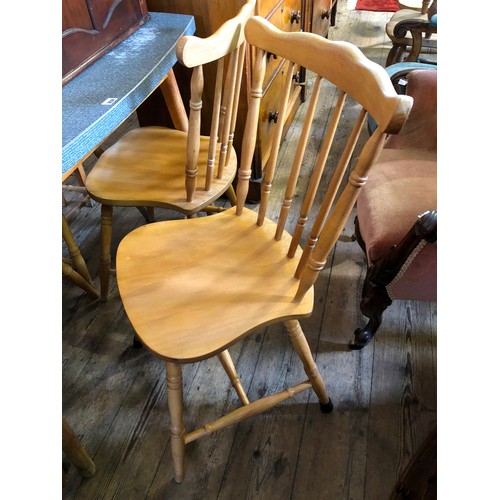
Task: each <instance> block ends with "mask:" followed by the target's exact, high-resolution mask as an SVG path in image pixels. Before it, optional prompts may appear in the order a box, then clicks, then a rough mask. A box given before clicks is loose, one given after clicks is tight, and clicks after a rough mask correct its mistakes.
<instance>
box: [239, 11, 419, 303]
mask: <svg viewBox="0 0 500 500" xmlns="http://www.w3.org/2000/svg"><path fill="white" fill-rule="evenodd" d="M246 35H247V41H248V43H249V44H250V45H252V46H254V47H256V50H255V52H254V55H255V58H254V67H253V81H252V88H251V91H250V93H249V98H250V102H249V108H248V114H247V123H246V128H245V136H244V141H243V148H242V158H241V164H240V168H239V173H238V187H237V200H238V205H237V206H238V208H237V211H236V215H238V214H241V212H242V210H243V204H244V200H245V198H246V194H247V192H248V184H249V179H250V174H251V168H250V166H251V161H252V156H253V153H254V147H255V140H256V134H257V125H258V120H259V108H260V104H261V98H262V84H263V79H264V74H265V68H266V57H265V55H266V53H267V52H272V53H274V54H277V55H278V56H281V57H283V58H284V59H286V60H287V61H288V63H287V64H288V66H286V67H285V68H286V69H285V71H286V78H285V81H284V83H283V89H282V93H281V101H280V107H279V114H278V122H277V126H276V127H275V131H274V133H275V136H274V137H273V142H272V149H271V153H270V157H269V160H268V163H267V164H266V167H265V175H264V179H263V182H262V186H261V203H260V207H259V211H258V215H257V221H256V223H257V225H262V224H263V222H264V220H265V218H266V217H268V215H267V214H266V212H267V210H268V206H270V205H269V200H270V199H271V196H272V193H271V190H272V187H273V178H274V175H275V167H276V160H277V157H278V150H279V147H280V144H281V142H282V137H281V135H282V132H283V125H284V122H285V118H286V113H285V111H286V105H287V101H288V97H289V94H290V91H291V87H292V85H293V83H292V82H293V80H292V75H293V72H294V71H296V67H299V66H301V67H304V68H307V69H308V70H309V71H310V72H311V73H315V74H316V78H315V83H314V86H313V89H312V94H311V97H310V99H309V103H308V106H309V107H308V109H307V111H306V113H305V118H304V126H303V127H302V132H301V135H300V137H299V141H298V143H297V149H296V151H295V155H294V159H293V162H292V165H291V168H290V172H289V176H288V180H287V181H286V188H285V192H284V196H283V200H282V202H281V205H280V207H281V209H280V213H279V218H278V223H277V227H276V232H275V234H274V238H275V239H276V240H280V239H281V237H282V234H283V231H285V230H290V228H288V227H287V217H288V215H289V213H290V208H291V206H292V201H295V200H294V196H295V192H296V189H297V183H298V179H299V177H300V174H301V168H302V167H303V165H304V163H305V160H304V158H306V156H307V155H306V149H307V147H308V146H309V145H310V144H311V143H312V142H314V141H311V140H310V136H311V131H312V130H313V127H314V119H315V115H316V114H317V113H318V110H317V109H316V108H317V102H318V96H319V94H320V91H321V86H322V85H324V84H328V82H329V84H333V85H334V86H336V87H337V89H338V95H337V100H336V102H335V104H334V106H333V110H332V112H331V116H330V118H329V120H328V123H327V127H326V131H325V134H324V137H323V140H322V141H321V143H320V145H319V148H318V149H319V150H318V152H317V157H316V161H315V164H314V166H313V167H312V168H310V170H309V171H310V173H306V174H305V175H306V176H307V177H308V184H307V189H306V190H305V194H304V197H303V201H302V204H301V209H300V216H299V218H298V220H297V222H296V224H295V227H294V228H291V230H290V233H291V234H292V239H291V243H290V247H289V252H288V258H293V257H294V256H295V254H296V251H297V249H298V248H300V244H301V242H302V241H303V238H304V239H305V242H306V244H305V245H304V250H303V251H302V249H301V252H302V255H301V257H300V259H299V263H298V266H297V268H296V273H295V277H296V278H297V279H299V280H300V283H299V286H298V289H297V293H296V296H295V299H294V300H295V301H297V302H300V300H301V299H302V298H303V297H304V295H305V293H306V292H307V290H309V288H310V287H311V286H312V285H313V284H314V282H315V280H316V278H317V276H318V274H319V272H320V271H321V269H323V267H324V265H325V263H326V261H327V258H328V255H329V253H330V252H331V251H332V249H333V247H334V245H335V243H336V242H337V240H338V237H339V236H340V234H341V232H342V230H343V228H344V225H345V223H346V221H347V218H348V217H349V215H350V213H351V211H352V210H353V208H354V205H355V203H356V198H357V195H358V193H359V190H360V188H361V187H362V186H363V185H364V183H365V182H366V179H367V175H368V172H369V169H370V167H371V165H372V163H373V162H374V161H375V159H376V157H377V156H378V154H379V152H380V150H381V148H382V147H383V144H384V143H385V141H386V138H387V135H388V134H392V133H397V132H398V131H399V129H400V128H401V127H402V125H403V124H404V122H405V120H406V117H407V114H408V112H409V109H410V108H411V103H412V99H411V98H410V99H407V98H406V97H405V96H398V95H397V94H396V92H395V91H394V88H393V86H392V84H391V82H390V79H389V77H388V75H387V74H386V73H385V71H384V70H383V68H382V67H381V66H379V65H377V64H375V63H373V62H372V61H369V60H368V59H367V58H366V57H365V56H364V55H363V54H362V53H361V51H360V50H359V49H358V48H357V47H355V46H353V45H351V44H349V43H346V42H331V41H328V40H326V39H323V38H322V37H319V36H316V35H312V34H309V33H283V32H281V31H279V30H277V29H276V28H274V27H273V26H272V25H271V24H270V23H268V22H267V21H265V20H263V19H262V18H258V17H254V18H252V19H250V20H249V21H248V23H247V26H246ZM289 42H290V43H289ZM311 54H314V56H312V57H311ZM325 61H327V62H325ZM402 97H404V98H402ZM348 98H349V101H347V99H348ZM351 101H353V103H354V105H355V106H356V107H357V108H358V112H357V117H355V118H354V120H353V122H354V123H353V124H352V125H351V133H350V135H348V137H347V138H346V140H344V142H345V144H341V142H340V141H341V139H342V138H341V137H339V138H338V140H337V138H336V132H337V130H338V126H339V123H340V121H341V120H342V119H343V118H344V117H346V118H347V117H350V116H351V115H352V113H350V112H348V111H349V110H347V109H346V108H347V106H346V104H347V102H349V103H351ZM368 113H369V114H371V115H372V116H374V117H375V116H376V117H377V119H376V121H377V123H379V124H380V125H379V127H378V128H377V130H376V133H374V134H373V135H372V136H371V137H370V138H369V139H368V140H365V138H364V136H363V134H362V132H363V125H364V123H365V121H366V116H367V114H368ZM361 138H363V140H364V144H363V141H361V140H360V139H361ZM360 143H361V144H360ZM357 148H359V150H360V153H359V158H358V160H357V161H356V162H354V163H355V164H354V165H350V164H351V163H353V156H354V152H355V150H357ZM332 150H335V151H336V153H335V154H336V157H338V158H339V159H338V161H337V165H336V167H335V169H334V170H333V176H332V178H331V180H330V181H329V183H328V184H327V188H326V190H325V189H319V188H320V186H323V185H324V182H325V181H324V179H323V177H324V175H323V174H324V170H325V165H326V164H327V162H328V161H329V158H330V157H331V156H332ZM337 151H338V153H337ZM340 152H341V153H340ZM347 172H350V173H349V174H348V176H347V178H346V175H347ZM318 198H321V199H320V200H318ZM297 201H299V200H297ZM314 207H317V209H315V208H314ZM332 207H333V208H332ZM313 212H315V214H316V215H315V216H314V218H313V220H311V226H312V227H311V230H310V234H309V235H307V237H306V235H304V234H303V233H304V230H305V228H306V226H307V223H308V219H309V218H310V216H311V214H312V213H313Z"/></svg>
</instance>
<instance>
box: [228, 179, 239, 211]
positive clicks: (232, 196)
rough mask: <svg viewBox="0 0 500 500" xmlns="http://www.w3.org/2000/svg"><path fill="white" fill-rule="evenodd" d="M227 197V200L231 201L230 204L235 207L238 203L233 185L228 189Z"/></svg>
mask: <svg viewBox="0 0 500 500" xmlns="http://www.w3.org/2000/svg"><path fill="white" fill-rule="evenodd" d="M226 196H227V199H228V200H229V203H231V206H232V207H235V206H236V203H237V202H236V193H235V191H234V187H233V185H232V184H231V185H230V186H229V187H228V188H227V191H226Z"/></svg>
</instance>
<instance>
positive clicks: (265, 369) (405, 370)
mask: <svg viewBox="0 0 500 500" xmlns="http://www.w3.org/2000/svg"><path fill="white" fill-rule="evenodd" d="M390 16H391V14H390V13H376V12H367V11H353V10H348V9H347V8H346V0H339V6H338V15H337V25H336V27H332V28H330V32H329V38H330V39H335V40H348V41H351V42H353V43H354V44H356V45H358V46H359V47H360V48H361V49H362V50H363V52H364V53H365V54H366V55H367V56H368V57H369V58H370V59H372V60H374V61H376V62H378V63H380V64H382V65H384V64H385V58H386V56H387V53H388V50H389V45H388V40H387V37H386V36H385V31H384V27H385V23H386V22H387V20H388V19H389V18H390ZM309 76H310V79H309V81H310V85H309V86H308V91H310V88H311V85H312V78H313V76H314V75H309ZM333 98H334V95H333V94H332V91H331V89H329V88H328V87H325V88H324V89H323V91H322V97H321V100H320V105H321V103H323V105H324V112H322V113H320V116H319V118H318V120H317V121H316V122H315V132H316V134H317V136H316V137H315V138H314V139H313V140H314V141H319V140H320V139H321V136H322V133H323V131H324V129H325V127H326V124H327V121H328V117H329V112H328V111H327V109H328V108H327V106H326V105H325V103H326V101H327V100H329V99H333ZM306 102H307V101H306ZM347 112H348V111H347ZM304 113H305V106H301V107H300V108H299V111H298V113H297V115H296V119H295V121H294V123H293V124H292V126H291V128H290V131H289V133H288V135H287V138H286V140H285V142H284V143H283V146H282V148H281V150H280V154H279V161H278V166H277V172H276V180H275V185H276V186H278V189H282V187H280V179H281V177H282V176H281V174H282V172H283V171H284V170H286V169H287V168H288V167H289V165H290V162H291V161H292V158H291V153H290V150H291V149H292V147H291V146H292V145H293V143H294V141H296V140H297V138H298V134H299V133H300V130H301V123H302V121H303V118H304ZM134 126H137V124H136V121H135V118H134V117H133V116H132V117H131V118H130V119H129V120H127V121H126V123H125V124H124V125H123V127H122V128H121V129H120V130H119V131H117V133H116V134H114V135H113V137H111V138H110V139H109V141H108V143H112V142H113V141H114V140H116V138H117V137H118V136H119V135H120V134H121V133H123V131H124V130H126V129H128V128H130V127H134ZM339 133H340V136H346V135H347V134H348V131H346V130H340V131H339ZM364 133H366V132H364ZM355 155H356V153H355ZM334 156H335V155H334V154H333V153H332V156H331V157H330V158H329V162H328V164H330V163H331V161H333V160H334ZM306 160H307V162H312V160H313V158H307V159H306ZM94 161H95V159H94V158H90V159H89V160H88V161H87V162H86V164H85V168H86V169H87V170H90V169H91V168H92V164H93V162H94ZM330 175H331V172H329V171H328V169H327V170H326V171H325V177H326V178H329V176H330ZM299 189H301V190H303V189H305V186H302V185H301V184H300V182H299ZM66 197H67V198H68V201H69V206H68V207H65V208H64V209H63V212H64V211H67V212H69V211H70V210H71V209H72V205H74V204H76V203H77V201H78V195H77V194H75V193H66ZM251 208H256V207H255V206H253V207H251ZM271 210H272V211H274V213H276V214H277V210H278V207H277V206H276V207H271ZM157 214H158V218H159V219H162V218H172V217H178V215H176V214H174V213H173V212H170V211H167V210H159V211H158V212H157ZM293 215H294V217H295V218H297V217H298V212H297V211H296V212H294V214H293ZM99 219H100V207H99V206H98V205H96V204H94V205H93V206H86V207H83V208H82V209H80V210H78V211H76V212H75V213H74V214H73V215H72V216H71V218H70V224H71V229H72V231H73V232H74V236H75V239H76V241H77V243H78V245H79V246H80V249H81V252H82V254H83V256H84V257H85V259H86V261H87V263H88V267H89V270H90V272H91V275H92V276H93V277H94V279H95V282H96V284H97V285H98V268H99V244H100V243H99V237H100V231H99ZM353 219H354V214H353V215H352V216H351V217H350V219H349V221H348V224H347V225H346V228H345V230H344V232H343V235H342V237H341V240H340V241H339V242H338V244H337V245H336V247H335V249H334V252H333V254H332V256H331V257H330V260H329V262H328V265H327V266H326V267H325V269H324V270H323V271H322V272H321V275H320V278H319V279H318V282H317V285H316V286H315V310H314V313H313V314H312V315H311V317H309V318H307V319H305V320H303V321H302V322H301V324H302V327H303V330H304V333H305V335H306V338H307V340H308V341H309V343H310V346H311V350H312V352H313V354H314V356H315V358H316V362H317V364H318V367H319V369H320V370H321V372H322V374H323V377H324V379H325V383H326V386H327V388H328V390H329V392H330V395H331V398H332V400H333V403H334V411H333V412H332V413H331V414H328V415H325V414H323V413H321V411H320V410H319V404H318V399H317V397H316V395H315V394H314V392H313V391H305V392H303V393H301V394H299V395H298V396H297V397H295V398H293V399H291V400H288V401H286V402H284V403H282V404H280V405H278V406H277V407H275V408H273V409H272V410H270V411H268V412H267V413H265V414H262V415H259V416H257V417H254V418H252V419H249V420H247V421H244V422H241V423H240V424H238V425H235V426H233V427H230V428H228V429H224V430H222V431H219V432H217V433H214V434H213V435H211V436H208V437H205V438H202V439H200V440H199V441H195V442H193V443H190V444H189V445H187V448H186V478H185V480H184V482H183V483H182V484H177V483H175V481H174V480H173V466H172V461H171V456H170V436H169V429H168V426H169V417H168V412H167V404H166V383H165V367H164V365H163V363H162V362H161V361H159V360H158V359H156V358H155V357H153V356H152V355H151V354H150V353H149V352H147V351H146V349H144V348H137V347H134V346H133V330H132V328H131V326H130V324H129V323H128V320H127V318H126V315H125V313H124V310H123V307H122V305H121V302H120V299H119V295H118V292H117V289H116V282H115V280H114V278H113V277H112V279H111V288H110V299H109V301H108V302H107V303H101V302H100V301H99V300H93V299H91V298H89V297H88V296H87V295H86V294H85V293H84V292H82V291H81V290H80V289H78V288H77V287H76V286H74V285H73V284H72V283H70V282H66V281H64V282H63V287H62V291H63V293H62V390H63V391H62V410H63V414H64V416H65V417H66V418H67V420H68V422H69V423H70V425H71V426H72V427H73V429H74V431H75V433H76V434H77V436H78V437H79V438H80V439H81V441H82V443H83V444H84V446H85V447H86V448H87V450H88V452H89V454H90V456H91V457H92V459H93V460H94V462H95V464H96V467H97V472H96V474H95V476H94V477H93V478H91V479H82V478H81V477H80V476H79V474H78V472H77V471H76V470H75V469H74V468H73V467H71V468H70V470H69V482H68V484H67V486H66V488H65V489H64V490H63V492H62V498H63V499H64V500H69V499H81V500H84V499H85V500H86V499H92V500H98V499H105V500H108V499H120V500H135V499H148V500H153V499H171V498H172V499H174V498H176V499H200V498H203V499H228V500H229V499H230V500H233V499H264V500H266V499H269V500H271V499H272V500H276V499H296V500H301V499H328V500H330V499H334V500H337V499H342V500H344V499H345V500H361V499H367V500H374V499H375V500H378V499H380V500H385V499H386V498H387V497H388V494H389V492H390V491H391V489H392V487H393V486H394V484H395V482H396V480H397V478H398V475H399V474H400V473H401V472H402V471H403V469H404V467H405V466H406V465H407V463H408V462H409V460H410V457H411V456H412V454H413V453H414V452H415V451H416V449H417V448H418V446H419V445H420V444H421V443H422V442H423V441H424V439H425V437H426V436H427V435H428V433H429V432H430V430H431V429H432V428H433V427H434V426H435V424H436V373H437V368H436V358H437V356H436V335H437V331H436V321H437V319H436V316H437V312H436V311H437V308H436V304H434V303H427V302H412V301H399V302H394V304H393V305H392V306H391V307H390V308H389V309H388V310H387V312H386V313H385V315H384V323H383V326H382V327H381V329H380V331H379V333H378V334H377V337H376V339H375V340H374V341H373V342H372V343H370V344H369V345H368V346H367V347H366V348H364V349H363V350H361V351H356V352H352V351H350V350H349V349H348V347H347V343H348V341H349V340H350V339H351V338H352V336H353V332H354V330H355V328H356V327H358V326H360V325H361V324H363V322H364V319H363V317H362V315H361V313H360V312H359V300H360V294H361V285H362V280H363V277H364V273H365V272H366V263H365V259H364V256H363V253H362V251H361V250H360V248H359V247H358V245H357V243H356V242H354V241H352V239H351V236H352V234H353V228H354V225H353ZM143 223H144V220H143V218H142V216H141V214H140V213H139V212H138V211H137V210H136V209H133V208H123V209H120V208H118V209H115V212H114V225H113V228H114V230H113V242H112V253H113V254H114V252H115V251H116V247H117V245H118V243H119V241H120V240H121V239H122V238H123V236H124V235H125V234H127V233H128V232H130V231H131V230H132V229H134V228H135V227H138V226H139V225H142V224H143ZM66 252H67V250H66V248H65V247H64V245H63V255H66ZM230 352H231V355H232V357H233V360H234V362H235V365H236V368H237V371H238V373H239V375H240V377H241V380H242V383H243V386H244V388H245V390H246V391H247V393H248V395H249V397H250V399H255V398H258V397H261V396H263V395H266V394H269V393H271V392H274V391H276V390H281V389H283V388H285V387H288V386H290V385H293V384H296V383H298V382H300V381H302V380H305V378H306V377H305V375H304V373H303V369H302V365H301V363H300V361H299V359H298V357H297V355H296V354H295V352H294V351H293V349H292V348H291V345H290V342H289V340H288V337H287V334H286V331H285V330H284V327H283V326H282V325H279V324H277V325H272V326H269V327H267V328H263V329H262V330H261V331H257V332H254V333H252V334H251V335H249V336H248V337H246V338H245V339H244V340H243V341H242V342H240V343H239V344H237V345H235V346H233V347H232V348H231V349H230ZM183 385H184V394H185V412H186V413H185V423H186V427H187V429H188V430H191V429H194V428H195V427H198V426H199V425H200V424H202V423H205V422H208V421H211V420H215V419H217V418H218V417H219V416H221V415H222V414H223V413H224V412H226V411H228V410H230V409H233V408H236V407H238V405H239V402H238V398H237V396H236V394H235V392H234V390H233V389H232V387H231V385H230V384H229V383H228V382H227V379H226V376H225V373H224V371H223V369H222V367H221V366H220V365H219V363H218V362H217V360H216V359H215V360H210V361H207V362H203V363H196V364H193V365H188V366H186V367H185V368H184V370H183Z"/></svg>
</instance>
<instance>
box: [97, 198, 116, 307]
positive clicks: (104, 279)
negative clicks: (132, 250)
mask: <svg viewBox="0 0 500 500" xmlns="http://www.w3.org/2000/svg"><path fill="white" fill-rule="evenodd" d="M112 223H113V207H112V206H109V205H102V207H101V269H100V279H101V300H102V301H106V300H108V293H109V275H110V267H111V233H112Z"/></svg>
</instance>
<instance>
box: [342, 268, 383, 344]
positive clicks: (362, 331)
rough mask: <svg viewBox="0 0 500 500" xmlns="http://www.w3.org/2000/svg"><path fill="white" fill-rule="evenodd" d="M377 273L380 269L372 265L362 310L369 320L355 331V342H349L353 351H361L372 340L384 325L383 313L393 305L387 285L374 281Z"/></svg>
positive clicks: (362, 301) (365, 285)
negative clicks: (382, 324) (381, 325)
mask: <svg viewBox="0 0 500 500" xmlns="http://www.w3.org/2000/svg"><path fill="white" fill-rule="evenodd" d="M377 271H378V267H376V266H375V265H372V266H370V268H369V269H368V271H367V273H366V278H365V281H364V283H363V291H362V296H361V303H360V310H361V312H362V314H363V315H364V316H366V317H367V318H368V323H367V324H366V325H365V326H364V327H363V328H356V330H355V331H354V341H350V342H349V348H350V349H352V350H353V351H354V350H355V351H359V350H360V349H362V348H363V347H364V346H365V345H366V344H368V342H370V340H372V338H373V337H374V335H375V333H377V330H378V329H379V327H380V324H381V323H382V313H383V312H384V311H385V310H386V309H387V308H388V307H389V306H390V305H391V304H392V300H391V299H390V298H389V295H388V294H387V290H386V288H385V285H382V284H379V283H375V282H374V281H373V279H374V275H376V274H377ZM375 279H376V278H375Z"/></svg>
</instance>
